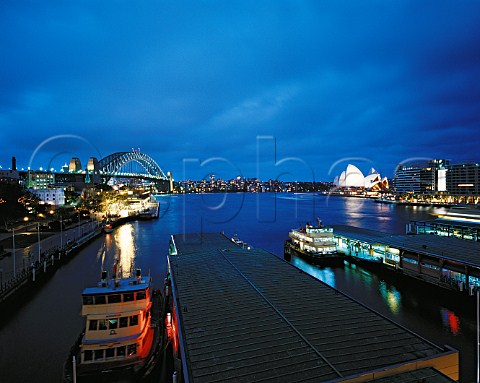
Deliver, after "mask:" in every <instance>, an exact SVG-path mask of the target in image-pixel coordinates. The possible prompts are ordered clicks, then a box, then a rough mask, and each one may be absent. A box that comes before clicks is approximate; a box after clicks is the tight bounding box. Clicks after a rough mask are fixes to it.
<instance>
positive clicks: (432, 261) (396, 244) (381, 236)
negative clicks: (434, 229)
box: [333, 225, 480, 296]
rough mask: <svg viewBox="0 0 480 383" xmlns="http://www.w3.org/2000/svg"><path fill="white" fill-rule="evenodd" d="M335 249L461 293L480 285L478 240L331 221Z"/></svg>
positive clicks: (472, 294)
mask: <svg viewBox="0 0 480 383" xmlns="http://www.w3.org/2000/svg"><path fill="white" fill-rule="evenodd" d="M333 229H334V233H335V238H336V240H337V251H339V252H342V253H344V254H346V255H347V259H348V257H350V259H351V260H353V261H354V262H355V261H364V264H366V265H368V264H367V262H369V261H371V263H372V264H373V261H375V260H376V261H378V262H377V263H376V264H377V265H380V266H381V267H383V268H384V269H388V270H395V271H397V272H400V273H403V274H405V275H408V276H410V277H414V278H416V279H420V280H423V281H425V282H428V283H432V284H435V285H438V286H441V287H444V288H447V289H450V290H455V291H458V292H461V293H462V294H464V295H469V296H474V295H475V293H476V291H477V289H479V288H480V242H478V241H472V240H464V239H460V238H457V237H455V236H450V237H447V236H443V235H433V234H415V235H408V234H405V235H394V234H389V233H384V232H380V231H376V230H369V229H363V228H358V227H353V226H344V225H334V226H333Z"/></svg>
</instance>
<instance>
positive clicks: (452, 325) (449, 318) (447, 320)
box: [440, 307, 461, 335]
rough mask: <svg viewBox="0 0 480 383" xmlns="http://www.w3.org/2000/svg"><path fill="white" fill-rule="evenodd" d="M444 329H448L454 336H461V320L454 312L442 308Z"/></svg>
mask: <svg viewBox="0 0 480 383" xmlns="http://www.w3.org/2000/svg"><path fill="white" fill-rule="evenodd" d="M440 312H441V314H442V323H443V327H444V328H446V329H448V330H449V331H450V332H451V333H452V334H453V335H460V334H461V328H460V318H459V317H458V316H457V315H455V313H454V312H453V311H450V310H448V309H446V308H443V307H442V308H441V310H440Z"/></svg>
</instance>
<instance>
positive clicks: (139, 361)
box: [64, 264, 159, 381]
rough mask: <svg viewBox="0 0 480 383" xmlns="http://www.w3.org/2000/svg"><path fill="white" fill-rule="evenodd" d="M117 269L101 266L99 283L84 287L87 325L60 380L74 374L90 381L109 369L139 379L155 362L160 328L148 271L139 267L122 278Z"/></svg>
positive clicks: (113, 372) (115, 374)
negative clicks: (110, 272) (110, 273)
mask: <svg viewBox="0 0 480 383" xmlns="http://www.w3.org/2000/svg"><path fill="white" fill-rule="evenodd" d="M116 269H117V267H116V264H115V265H114V273H113V278H111V279H108V278H107V273H106V271H102V278H101V281H100V282H99V283H98V285H97V286H96V287H88V288H86V289H84V291H83V293H82V300H83V304H82V315H83V316H84V317H85V319H86V327H85V330H84V333H83V334H81V338H79V342H78V344H77V345H76V346H77V347H75V346H74V348H72V352H71V355H70V356H69V360H68V361H67V363H66V368H65V371H64V381H74V379H73V376H76V377H77V379H80V380H81V381H82V378H84V379H86V380H85V381H91V380H92V378H95V377H96V376H99V375H107V373H109V374H111V375H113V376H118V374H121V376H125V375H128V376H130V375H131V376H132V377H134V378H135V381H137V378H141V377H142V376H143V375H145V374H146V373H147V372H149V370H150V369H151V367H152V366H153V364H154V363H155V360H154V358H155V355H156V354H157V345H158V343H159V333H158V330H157V328H156V326H155V325H152V314H153V315H155V317H156V318H157V317H158V316H157V315H156V311H158V307H155V312H152V304H153V301H152V295H153V294H152V290H151V280H150V277H146V276H142V275H141V271H140V270H139V269H137V270H136V272H135V275H134V276H130V277H127V278H122V277H121V271H117V270H116ZM155 306H157V304H155ZM73 357H75V358H73ZM73 359H75V362H72V360H73Z"/></svg>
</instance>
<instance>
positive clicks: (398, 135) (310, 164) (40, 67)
mask: <svg viewBox="0 0 480 383" xmlns="http://www.w3.org/2000/svg"><path fill="white" fill-rule="evenodd" d="M47 3H48V5H47ZM0 49H1V55H0V57H1V60H0V165H2V166H3V168H8V167H9V166H10V158H11V156H12V155H15V156H16V157H17V162H18V164H19V166H20V167H22V166H23V167H27V166H28V164H29V163H30V161H31V165H32V167H33V168H38V167H40V166H43V167H44V168H45V167H55V168H59V166H61V165H62V164H63V163H64V162H68V161H69V159H70V157H72V156H79V157H80V158H81V160H82V164H86V161H87V159H88V157H89V156H96V157H99V158H101V157H103V156H106V155H108V154H110V153H113V152H117V151H128V150H131V149H132V148H140V149H141V151H142V152H145V153H146V154H149V155H150V156H151V157H153V158H154V159H155V160H156V161H157V163H158V164H159V165H160V167H162V169H163V170H164V171H165V172H166V171H172V172H173V175H174V178H175V179H184V178H194V179H198V178H202V177H203V176H205V175H206V174H208V173H210V172H214V173H216V174H217V175H218V176H220V177H223V178H233V177H235V176H237V175H242V176H245V177H256V176H259V177H260V178H262V179H268V178H280V179H304V180H312V179H315V180H333V178H334V176H335V175H337V174H340V172H341V171H342V170H343V169H344V168H345V167H346V165H347V163H348V162H352V163H354V164H356V165H357V166H358V167H359V168H360V169H362V170H364V171H366V170H368V168H370V167H371V166H373V167H375V168H376V169H377V170H379V171H380V173H381V174H382V175H385V176H388V177H391V176H392V174H393V171H394V169H395V167H396V165H397V164H398V163H400V162H403V161H406V160H408V159H409V158H414V157H428V158H447V159H451V160H453V161H454V162H460V161H463V160H480V155H479V148H480V3H479V2H478V1H473V0H472V1H462V0H455V1H453V0H452V1H444V0H435V1H419V0H414V1H407V0H401V1H380V0H378V1H341V0H334V1H317V0H314V1H300V0H293V1H281V0H275V1H245V0H242V1H238V2H236V1H205V2H199V1H161V0H156V1H130V0H128V1H122V0H115V1H95V0H92V1H71V2H65V1H48V2H45V1H21V0H10V1H8V0H4V1H2V2H1V4H0Z"/></svg>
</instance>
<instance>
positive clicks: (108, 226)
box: [103, 222, 113, 234]
mask: <svg viewBox="0 0 480 383" xmlns="http://www.w3.org/2000/svg"><path fill="white" fill-rule="evenodd" d="M103 232H104V233H105V234H110V233H111V232H113V225H112V224H111V223H110V222H107V223H105V225H103Z"/></svg>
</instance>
